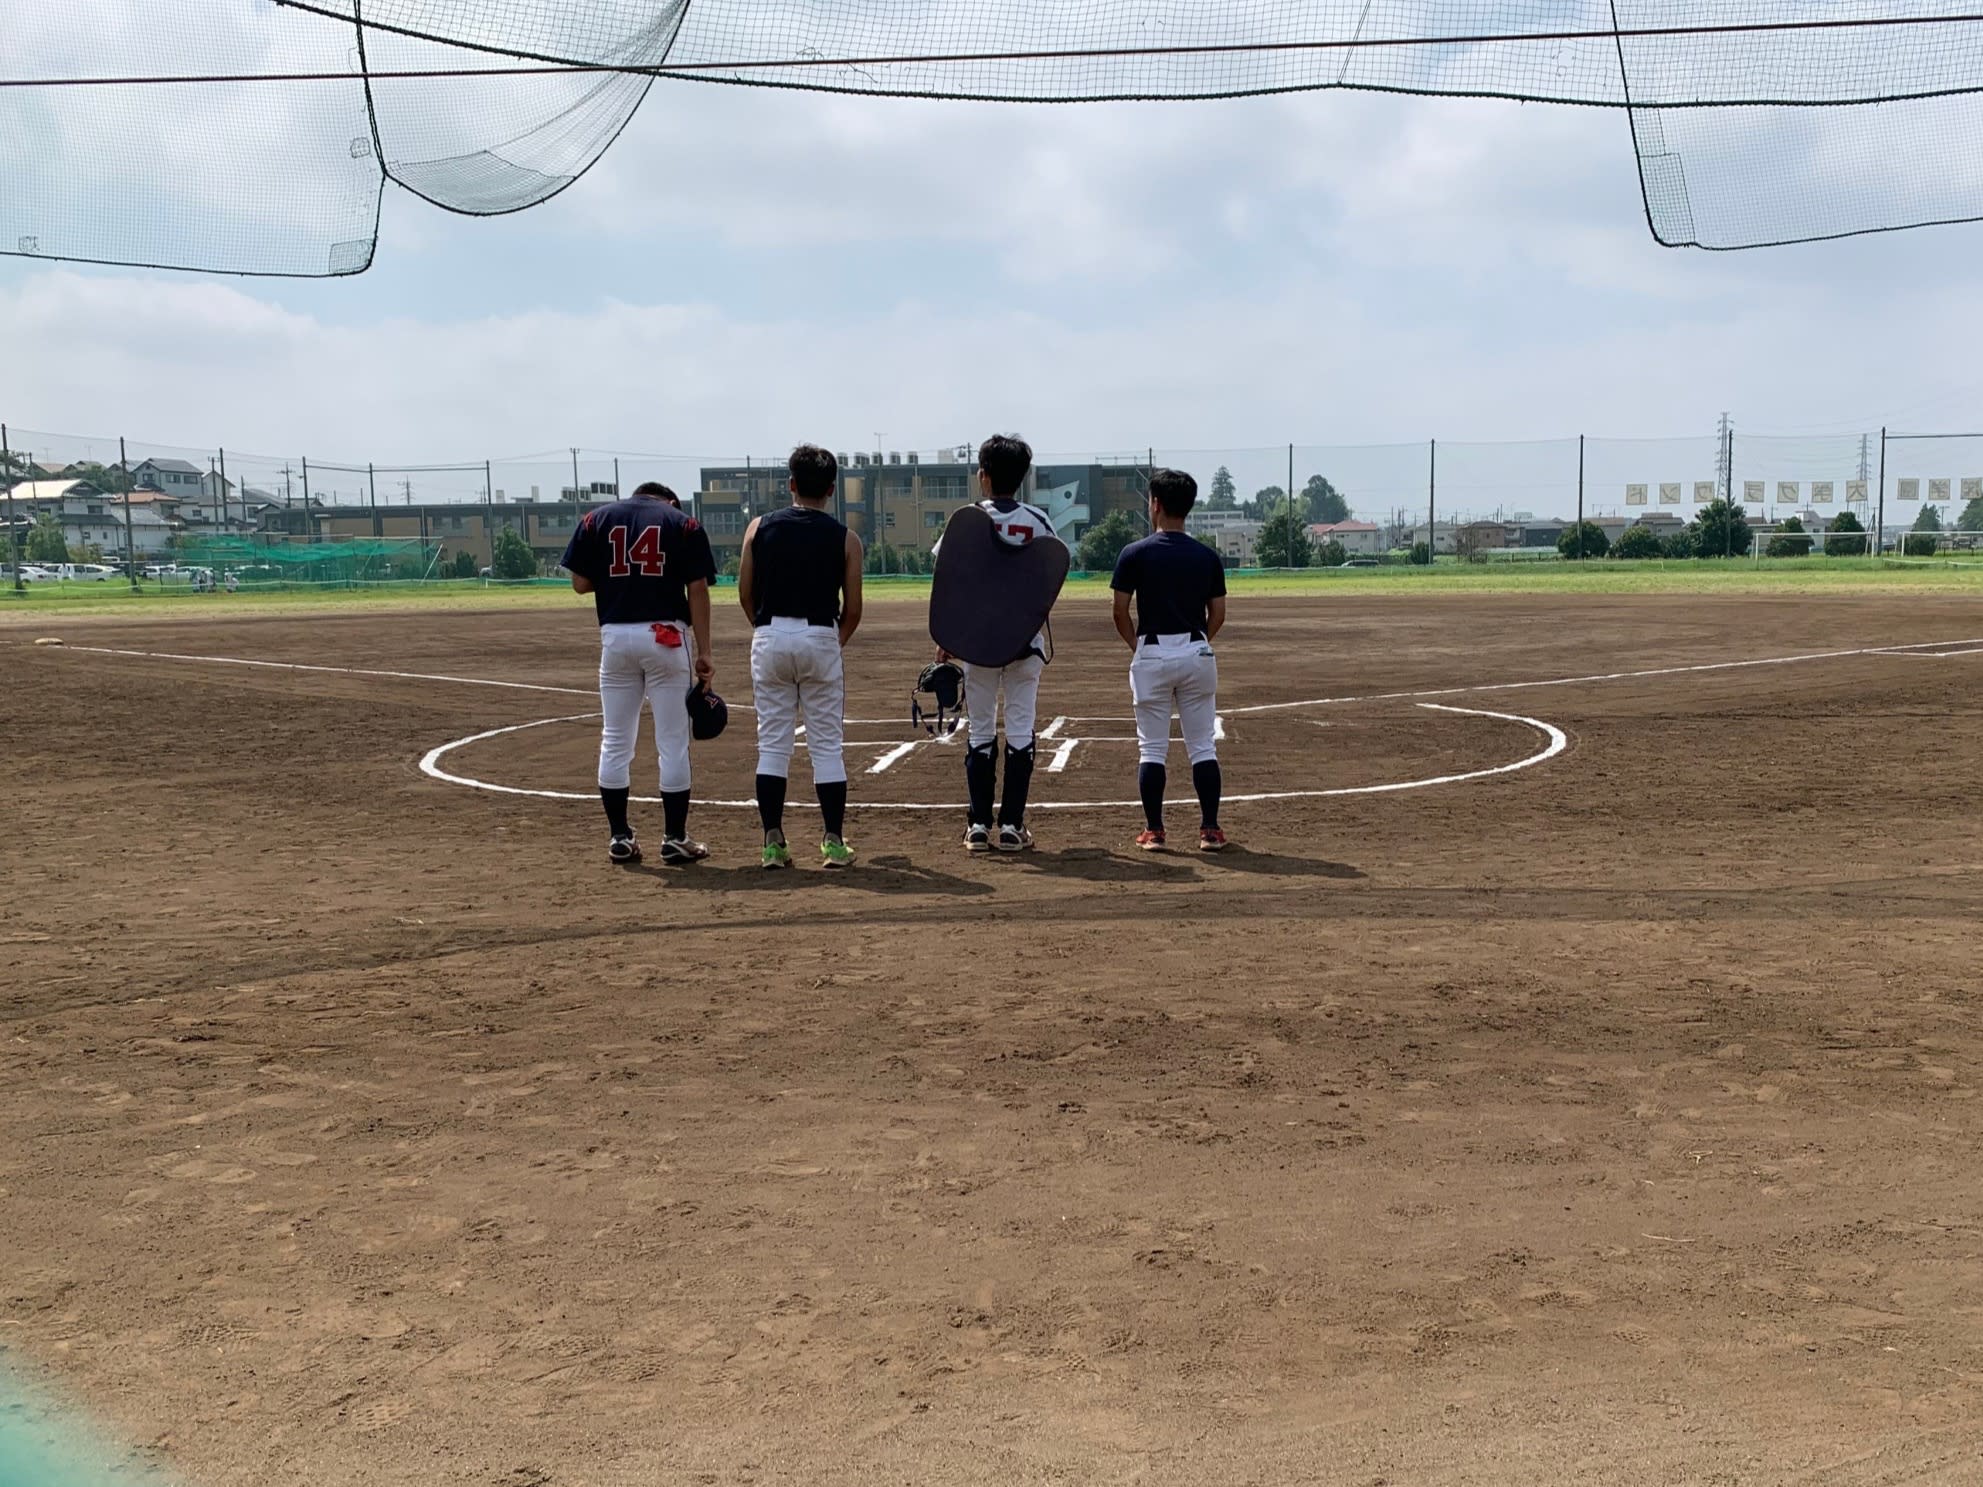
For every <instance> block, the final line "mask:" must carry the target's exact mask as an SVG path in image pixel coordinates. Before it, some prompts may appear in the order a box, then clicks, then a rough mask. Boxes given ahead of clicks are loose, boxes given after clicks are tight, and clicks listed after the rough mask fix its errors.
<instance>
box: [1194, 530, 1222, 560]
mask: <svg viewBox="0 0 1983 1487" xmlns="http://www.w3.org/2000/svg"><path fill="white" fill-rule="evenodd" d="M1198 540H1199V542H1200V543H1201V544H1203V545H1204V546H1206V547H1209V548H1211V549H1212V551H1213V552H1217V553H1219V561H1220V563H1224V562H1225V560H1226V555H1225V554H1224V553H1222V552H1219V543H1218V539H1217V538H1215V537H1213V536H1212V534H1211V533H1210V532H1200V533H1199V534H1198Z"/></svg>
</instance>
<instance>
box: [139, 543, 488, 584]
mask: <svg viewBox="0 0 1983 1487" xmlns="http://www.w3.org/2000/svg"><path fill="white" fill-rule="evenodd" d="M440 559H441V544H439V543H432V544H429V543H422V542H406V541H393V540H389V539H376V538H370V539H368V538H351V539H345V540H335V539H333V540H320V541H315V542H312V541H309V540H307V539H295V538H289V537H283V536H279V535H274V534H258V535H252V536H225V537H224V536H202V537H196V538H192V539H190V540H187V541H184V542H182V543H181V544H180V545H179V547H178V548H177V550H176V551H175V552H174V553H173V554H172V558H171V563H170V565H169V568H170V571H169V572H168V573H167V574H165V575H164V576H166V577H167V578H170V579H176V580H177V581H178V582H180V583H193V582H195V581H200V582H204V581H208V580H211V581H212V582H214V583H222V584H224V583H225V582H226V581H227V580H228V579H229V578H232V579H233V580H234V581H235V583H236V584H237V585H239V586H240V587H243V588H304V587H307V588H358V587H363V586H368V585H373V584H382V583H417V582H426V581H429V580H432V579H435V578H438V577H440V576H442V573H441V568H440ZM464 576H472V575H464Z"/></svg>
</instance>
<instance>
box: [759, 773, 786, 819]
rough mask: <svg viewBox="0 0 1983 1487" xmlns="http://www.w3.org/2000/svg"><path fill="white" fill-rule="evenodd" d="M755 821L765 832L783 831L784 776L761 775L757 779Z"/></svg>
mask: <svg viewBox="0 0 1983 1487" xmlns="http://www.w3.org/2000/svg"><path fill="white" fill-rule="evenodd" d="M757 819H758V820H759V821H761V822H762V823H763V824H764V829H765V830H766V831H768V832H769V831H783V830H784V829H785V776H783V775H782V774H761V775H759V776H758V777H757Z"/></svg>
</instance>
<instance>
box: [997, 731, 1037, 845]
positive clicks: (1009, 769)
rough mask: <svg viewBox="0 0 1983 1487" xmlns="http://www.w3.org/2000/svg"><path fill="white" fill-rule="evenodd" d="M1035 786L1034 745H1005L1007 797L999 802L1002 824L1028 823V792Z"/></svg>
mask: <svg viewBox="0 0 1983 1487" xmlns="http://www.w3.org/2000/svg"><path fill="white" fill-rule="evenodd" d="M1032 788H1033V745H1031V744H1027V745H1026V747H1025V748H1023V749H1015V748H1013V747H1012V745H1011V744H1007V745H1006V746H1005V799H1004V800H1003V801H1001V802H1000V803H999V809H998V820H999V824H1000V825H1001V826H1024V825H1025V824H1026V793H1027V792H1028V791H1029V790H1031V789H1032Z"/></svg>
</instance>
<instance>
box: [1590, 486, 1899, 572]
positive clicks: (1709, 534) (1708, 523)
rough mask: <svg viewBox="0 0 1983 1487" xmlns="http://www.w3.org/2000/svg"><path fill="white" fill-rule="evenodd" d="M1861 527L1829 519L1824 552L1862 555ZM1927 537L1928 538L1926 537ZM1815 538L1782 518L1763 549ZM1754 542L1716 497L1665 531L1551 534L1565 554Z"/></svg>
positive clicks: (1703, 549) (1722, 553)
mask: <svg viewBox="0 0 1983 1487" xmlns="http://www.w3.org/2000/svg"><path fill="white" fill-rule="evenodd" d="M1869 540H1870V539H1869V538H1868V537H1867V536H1866V529H1865V527H1864V526H1862V525H1861V524H1860V521H1859V518H1857V517H1856V516H1854V515H1853V514H1852V513H1851V512H1849V511H1845V512H1841V513H1839V515H1838V516H1836V517H1835V518H1833V520H1832V524H1831V530H1830V531H1829V532H1828V533H1827V534H1826V536H1825V551H1826V552H1828V553H1831V554H1834V555H1835V556H1838V557H1858V556H1864V555H1865V553H1866V550H1867V543H1868V541H1869ZM1930 540H1931V541H1932V539H1930ZM1816 543H1817V538H1815V537H1814V536H1812V535H1811V534H1810V533H1808V532H1806V531H1805V530H1804V524H1803V523H1802V522H1801V521H1799V520H1798V519H1797V518H1796V517H1794V516H1791V517H1786V518H1784V520H1783V523H1782V525H1780V526H1779V527H1778V528H1777V530H1776V532H1775V534H1774V535H1772V536H1771V538H1770V540H1769V543H1768V545H1767V546H1766V547H1764V549H1763V552H1764V555H1765V556H1767V557H1772V558H1801V557H1804V556H1806V555H1807V554H1809V553H1810V551H1811V549H1812V548H1813V547H1814V546H1815V545H1816ZM1755 545H1756V532H1755V529H1754V528H1753V527H1751V526H1750V525H1749V517H1748V513H1747V512H1745V511H1744V510H1743V509H1742V507H1740V506H1733V505H1730V504H1729V503H1728V502H1727V501H1725V500H1716V501H1711V502H1709V503H1708V504H1707V505H1706V506H1703V507H1702V508H1701V509H1700V511H1699V512H1698V513H1697V514H1696V515H1695V517H1694V519H1693V520H1692V521H1690V522H1689V523H1687V525H1686V526H1684V527H1682V528H1681V529H1680V530H1679V531H1677V532H1675V533H1673V534H1672V535H1670V536H1667V537H1662V536H1660V535H1659V533H1658V532H1655V531H1654V530H1653V529H1652V528H1651V527H1643V526H1635V527H1627V528H1626V529H1625V530H1624V532H1623V533H1622V534H1621V535H1620V536H1619V538H1618V540H1617V541H1616V542H1613V541H1612V540H1611V539H1610V538H1609V537H1607V536H1606V535H1605V532H1604V528H1602V527H1600V526H1599V525H1598V524H1597V523H1596V522H1589V521H1587V522H1584V523H1583V524H1582V525H1581V528H1580V527H1579V526H1578V524H1576V523H1574V522H1573V523H1572V524H1571V525H1569V526H1568V527H1565V528H1564V529H1563V532H1562V534H1561V535H1560V536H1558V537H1557V539H1556V550H1557V551H1558V552H1559V553H1561V554H1562V555H1563V556H1564V557H1566V558H1580V557H1581V558H1603V557H1612V558H1623V559H1626V560H1628V561H1630V560H1633V559H1643V558H1720V557H1736V558H1745V557H1747V556H1748V555H1749V554H1750V552H1751V551H1753V550H1754V548H1755Z"/></svg>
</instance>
